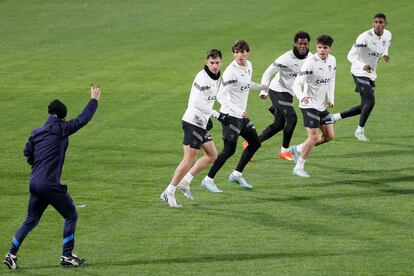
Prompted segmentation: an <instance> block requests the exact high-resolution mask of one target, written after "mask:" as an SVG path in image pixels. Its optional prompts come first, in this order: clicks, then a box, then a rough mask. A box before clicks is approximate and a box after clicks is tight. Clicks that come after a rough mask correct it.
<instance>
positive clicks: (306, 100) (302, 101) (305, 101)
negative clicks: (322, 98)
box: [300, 96, 310, 105]
mask: <svg viewBox="0 0 414 276" xmlns="http://www.w3.org/2000/svg"><path fill="white" fill-rule="evenodd" d="M309 100H310V98H309V97H308V96H305V97H303V98H302V100H301V101H300V102H301V103H302V104H305V105H306V104H309Z"/></svg>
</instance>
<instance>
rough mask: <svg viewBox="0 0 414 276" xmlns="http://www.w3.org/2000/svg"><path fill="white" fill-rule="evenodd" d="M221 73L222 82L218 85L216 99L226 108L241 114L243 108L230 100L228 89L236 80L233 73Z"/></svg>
mask: <svg viewBox="0 0 414 276" xmlns="http://www.w3.org/2000/svg"><path fill="white" fill-rule="evenodd" d="M226 73H227V71H225V72H224V74H223V84H222V86H220V89H219V92H218V93H217V101H218V102H219V103H220V104H221V105H222V106H224V107H226V108H227V109H230V110H231V111H232V112H233V113H235V114H237V115H239V116H243V113H244V110H242V109H241V108H239V107H238V106H236V105H235V104H233V103H232V102H231V96H230V89H231V87H232V85H234V84H235V83H236V82H237V79H236V77H235V76H234V75H233V74H231V73H230V74H226Z"/></svg>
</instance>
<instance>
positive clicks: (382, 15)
mask: <svg viewBox="0 0 414 276" xmlns="http://www.w3.org/2000/svg"><path fill="white" fill-rule="evenodd" d="M375 18H382V19H384V21H387V17H386V16H385V14H383V13H377V14H376V15H374V18H373V19H375Z"/></svg>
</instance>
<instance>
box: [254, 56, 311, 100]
mask: <svg viewBox="0 0 414 276" xmlns="http://www.w3.org/2000/svg"><path fill="white" fill-rule="evenodd" d="M311 56H312V54H311V53H308V56H307V57H306V58H304V59H299V58H297V57H296V56H295V54H294V53H293V50H290V51H287V52H286V53H284V54H283V55H281V56H280V57H278V58H277V59H276V60H275V61H274V62H273V63H272V64H270V66H269V67H268V68H267V69H266V71H265V72H264V73H263V76H262V82H261V84H262V85H268V86H269V88H270V89H272V90H273V91H276V92H288V93H289V94H291V95H292V96H294V93H293V88H292V86H293V81H294V80H295V78H296V76H297V75H298V74H299V71H300V68H301V67H302V65H303V63H304V62H305V60H307V59H308V58H310V57H311ZM276 73H277V74H276ZM274 74H276V76H275V77H274V78H273V80H272V81H271V82H270V78H271V77H272V76H273V75H274ZM269 82H270V85H269Z"/></svg>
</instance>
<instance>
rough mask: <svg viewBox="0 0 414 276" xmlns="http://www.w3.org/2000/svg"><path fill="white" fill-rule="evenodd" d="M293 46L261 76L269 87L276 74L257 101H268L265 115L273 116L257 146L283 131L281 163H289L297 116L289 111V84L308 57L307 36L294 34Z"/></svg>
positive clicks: (308, 39) (291, 94) (260, 136)
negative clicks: (284, 161)
mask: <svg viewBox="0 0 414 276" xmlns="http://www.w3.org/2000/svg"><path fill="white" fill-rule="evenodd" d="M293 42H294V43H295V45H294V46H293V49H292V50H290V51H287V52H286V53H284V54H283V55H281V56H280V57H278V58H277V59H276V60H275V61H274V62H273V63H272V64H271V65H270V66H269V67H268V68H267V69H266V71H265V72H264V73H263V76H262V82H261V83H262V85H266V86H267V85H269V82H270V78H271V77H272V76H273V75H274V74H276V76H275V77H274V78H273V80H272V81H271V82H270V86H269V92H267V91H262V92H261V93H260V97H261V98H262V99H267V98H268V97H270V100H271V101H272V106H271V107H270V108H269V111H270V112H271V113H272V114H273V116H274V122H273V123H272V124H270V125H268V126H267V127H266V128H265V129H264V130H263V131H262V133H261V134H260V135H259V140H260V142H261V143H262V142H264V141H266V140H267V139H270V138H271V137H273V136H274V135H275V134H276V133H278V132H279V131H281V130H283V144H282V146H281V147H280V151H279V156H280V158H282V159H285V160H293V156H292V153H291V152H290V151H289V144H290V140H291V139H292V135H293V132H294V131H295V127H296V123H297V116H296V112H295V108H294V107H293V103H292V102H293V96H294V92H293V88H292V85H293V81H294V80H295V78H296V76H297V75H298V74H299V71H300V68H301V67H302V65H303V63H304V62H305V60H307V58H309V57H310V56H312V54H310V53H309V42H310V35H309V34H308V33H306V32H301V31H300V32H297V33H296V34H295V36H294V37H293Z"/></svg>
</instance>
